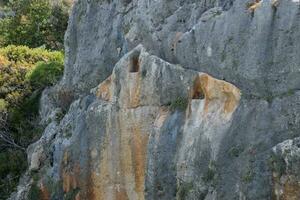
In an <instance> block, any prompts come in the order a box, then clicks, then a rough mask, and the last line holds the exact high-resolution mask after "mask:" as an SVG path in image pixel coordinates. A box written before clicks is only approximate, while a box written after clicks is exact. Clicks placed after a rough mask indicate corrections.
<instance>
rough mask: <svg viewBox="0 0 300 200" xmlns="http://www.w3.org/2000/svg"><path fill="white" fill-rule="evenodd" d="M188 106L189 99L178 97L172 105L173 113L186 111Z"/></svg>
mask: <svg viewBox="0 0 300 200" xmlns="http://www.w3.org/2000/svg"><path fill="white" fill-rule="evenodd" d="M187 106H188V99H187V98H184V97H178V98H177V99H176V100H175V101H173V102H172V103H171V105H170V109H171V111H175V110H180V111H184V110H185V109H186V108H187Z"/></svg>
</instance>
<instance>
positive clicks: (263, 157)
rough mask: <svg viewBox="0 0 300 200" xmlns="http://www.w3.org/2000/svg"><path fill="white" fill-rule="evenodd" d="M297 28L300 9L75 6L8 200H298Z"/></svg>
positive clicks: (142, 0)
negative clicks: (32, 198)
mask: <svg viewBox="0 0 300 200" xmlns="http://www.w3.org/2000/svg"><path fill="white" fill-rule="evenodd" d="M254 7H255V9H254ZM299 19H300V4H299V1H297V0H279V1H271V0H263V1H259V2H256V3H254V2H251V1H249V2H247V1H244V0H208V1H207V0H206V1H204V0H197V1H195V0H156V1H154V0H153V1H150V0H121V1H120V0H82V1H77V2H75V5H74V7H73V11H72V14H71V18H70V23H69V28H68V31H67V33H66V38H65V39H66V41H65V44H66V67H65V73H64V77H63V79H62V81H61V82H60V84H58V85H56V86H55V87H53V88H49V89H47V90H45V91H44V95H43V97H42V100H41V104H42V108H41V117H42V123H44V124H47V127H46V129H45V131H44V134H43V136H42V138H41V139H40V140H39V141H38V142H36V143H35V144H33V145H31V146H30V148H29V149H28V155H29V156H28V159H29V165H30V166H29V171H28V173H27V174H26V175H24V180H22V181H21V183H20V186H19V188H18V192H17V193H16V194H13V195H12V198H11V199H28V196H27V195H28V194H30V193H32V189H33V188H34V189H35V190H38V191H40V196H39V198H40V199H59V200H60V199H76V200H79V199H81V200H85V199H87V200H93V199H95V200H102V199H103V200H126V199H128V200H143V199H149V200H157V199H165V200H171V199H174V200H175V199H176V200H183V199H189V200H194V199H195V200H196V199H197V200H201V199H203V200H234V199H240V200H246V199H247V200H271V199H276V200H296V199H300V185H299V182H300V177H299V174H300V168H299V157H300V152H299V137H300V133H299V130H300V91H299V89H300V56H299V55H300V40H299V38H300V20H299ZM229 82H230V83H229ZM69 104H71V105H70V106H69Z"/></svg>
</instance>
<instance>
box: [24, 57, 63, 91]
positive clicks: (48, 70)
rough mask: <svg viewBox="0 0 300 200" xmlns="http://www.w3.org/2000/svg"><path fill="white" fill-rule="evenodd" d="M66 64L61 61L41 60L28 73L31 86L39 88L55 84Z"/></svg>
mask: <svg viewBox="0 0 300 200" xmlns="http://www.w3.org/2000/svg"><path fill="white" fill-rule="evenodd" d="M63 69H64V65H63V64H62V63H59V62H50V63H45V62H39V63H37V65H36V66H35V67H34V69H33V70H32V71H31V72H29V73H28V75H27V79H28V80H29V82H30V84H31V86H33V87H34V88H37V89H43V88H44V87H47V86H51V85H53V84H55V83H56V82H57V81H58V80H59V79H60V77H61V76H62V74H63Z"/></svg>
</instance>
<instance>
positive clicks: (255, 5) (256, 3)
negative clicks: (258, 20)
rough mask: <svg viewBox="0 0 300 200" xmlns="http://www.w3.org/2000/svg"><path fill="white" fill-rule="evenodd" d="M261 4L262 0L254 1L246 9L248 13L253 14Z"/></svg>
mask: <svg viewBox="0 0 300 200" xmlns="http://www.w3.org/2000/svg"><path fill="white" fill-rule="evenodd" d="M261 4H262V0H255V1H254V2H252V3H250V5H249V7H248V11H250V12H252V13H253V12H254V11H255V10H256V9H257V8H259V7H260V6H261Z"/></svg>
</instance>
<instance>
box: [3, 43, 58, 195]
mask: <svg viewBox="0 0 300 200" xmlns="http://www.w3.org/2000/svg"><path fill="white" fill-rule="evenodd" d="M62 72H63V54H62V53H61V52H58V51H54V52H53V51H48V50H45V49H41V48H35V49H30V48H28V47H25V46H7V47H5V48H0V200H2V199H7V198H8V196H9V194H10V193H11V192H12V190H13V189H14V188H15V187H16V185H17V183H18V179H19V177H20V175H21V173H22V172H23V171H24V170H25V169H26V152H25V149H26V147H27V146H28V145H29V144H30V143H32V142H33V141H35V140H36V139H38V138H39V136H40V133H41V132H42V130H41V129H42V127H40V126H39V124H38V111H39V100H40V96H41V92H42V90H43V89H44V88H45V87H47V86H50V85H53V84H55V83H56V82H57V81H58V80H59V78H60V77H61V75H62Z"/></svg>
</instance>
